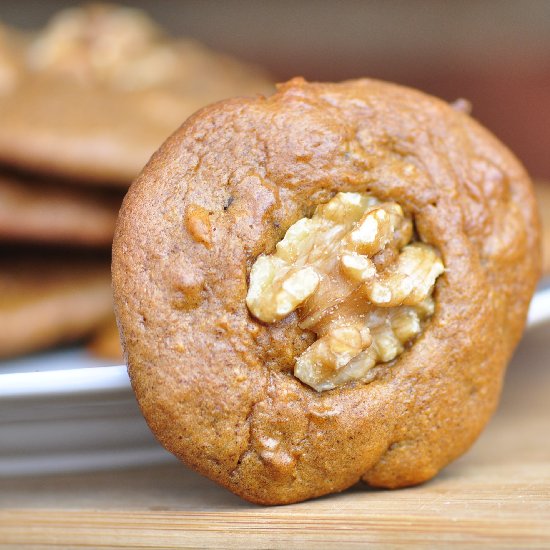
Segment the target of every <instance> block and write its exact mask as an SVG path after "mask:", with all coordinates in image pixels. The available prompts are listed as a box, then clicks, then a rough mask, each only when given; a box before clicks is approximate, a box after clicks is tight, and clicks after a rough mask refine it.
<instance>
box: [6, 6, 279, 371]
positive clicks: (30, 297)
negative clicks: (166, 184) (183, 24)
mask: <svg viewBox="0 0 550 550" xmlns="http://www.w3.org/2000/svg"><path fill="white" fill-rule="evenodd" d="M272 90H273V85H272V81H271V80H270V78H269V77H268V76H267V75H266V73H265V72H264V71H262V70H261V69H259V68H257V67H253V66H250V65H248V64H245V63H242V62H240V61H238V60H236V59H234V58H232V57H229V56H226V55H224V54H222V53H219V52H215V51H213V50H211V49H209V48H207V47H205V46H203V45H201V44H200V43H198V42H196V41H194V40H189V39H180V38H174V37H171V36H169V35H167V34H166V33H165V32H164V31H163V29H161V28H160V27H159V26H158V25H156V24H155V23H154V22H153V21H152V20H151V19H150V18H149V17H148V16H147V15H146V14H145V13H144V12H143V11H141V10H138V9H134V8H129V7H122V6H116V5H109V4H90V5H85V6H81V7H71V8H68V9H65V10H63V11H61V12H59V13H58V14H57V15H55V16H54V17H53V18H52V19H51V20H50V21H49V23H48V24H47V25H46V26H45V28H43V29H41V30H39V31H37V32H23V31H20V30H17V29H12V28H8V27H6V26H4V25H2V24H1V23H0V120H1V121H2V124H1V125H0V243H2V245H1V246H3V247H4V248H5V249H4V248H3V249H1V250H0V255H1V256H0V326H2V327H7V328H6V329H5V330H4V331H3V334H1V335H0V357H7V356H13V355H17V354H24V353H29V352H33V351H37V350H41V349H46V348H49V347H51V346H54V345H56V344H60V343H63V342H69V341H75V340H81V339H83V338H90V337H91V338H92V339H93V342H92V343H91V344H90V349H91V350H92V353H96V354H98V355H100V356H103V357H108V358H112V359H113V360H115V358H116V362H120V360H121V353H120V343H119V341H118V332H117V330H116V325H115V321H114V315H113V311H112V298H111V287H110V271H109V254H110V248H111V241H112V237H113V231H114V225H115V221H116V216H117V212H118V208H119V206H120V204H121V202H122V197H123V194H124V192H125V190H126V188H127V187H128V186H129V185H130V183H131V182H132V180H133V179H134V178H135V176H136V175H137V174H138V173H139V172H140V170H141V168H142V167H143V166H144V164H145V163H146V162H147V161H148V159H149V156H150V155H151V154H152V153H153V152H154V151H155V150H156V149H157V148H158V147H159V146H160V144H161V143H162V142H163V141H164V140H165V139H166V138H167V137H168V136H169V135H170V134H171V133H172V132H173V131H174V130H176V129H177V128H178V126H179V125H180V124H181V123H182V122H183V121H184V120H185V119H186V118H187V117H188V116H189V115H191V114H192V113H193V112H195V111H196V110H198V109H199V108H201V107H203V106H204V105H207V104H209V103H212V102H214V101H217V100H221V99H224V98H227V97H232V96H238V95H241V96H242V95H247V96H254V95H257V94H258V93H271V91H272ZM29 243H33V246H35V248H34V249H33V251H32V253H29V251H28V250H27V247H28V245H29ZM38 245H39V246H38ZM67 247H70V251H69V250H67ZM92 248H96V249H103V250H104V251H105V252H104V258H102V259H101V260H99V259H97V258H96V257H95V256H94V253H93V251H91V249H92Z"/></svg>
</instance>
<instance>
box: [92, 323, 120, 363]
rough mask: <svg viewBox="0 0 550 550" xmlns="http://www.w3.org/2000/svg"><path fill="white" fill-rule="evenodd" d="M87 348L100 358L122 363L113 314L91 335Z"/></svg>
mask: <svg viewBox="0 0 550 550" xmlns="http://www.w3.org/2000/svg"><path fill="white" fill-rule="evenodd" d="M88 350H89V351H90V352H91V353H92V354H93V355H95V356H97V357H101V358H102V359H109V360H111V361H113V362H116V363H122V361H123V360H124V359H123V357H122V349H121V347H120V336H119V334H118V327H117V325H116V320H115V317H114V315H111V316H110V317H109V319H108V320H107V321H106V322H104V323H103V324H102V325H101V326H100V327H99V329H98V330H97V331H96V332H95V333H94V334H93V335H92V337H91V339H90V341H89V342H88Z"/></svg>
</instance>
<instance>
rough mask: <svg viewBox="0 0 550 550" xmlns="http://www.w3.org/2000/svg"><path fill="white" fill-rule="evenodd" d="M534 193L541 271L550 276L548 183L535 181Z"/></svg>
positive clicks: (549, 203)
mask: <svg viewBox="0 0 550 550" xmlns="http://www.w3.org/2000/svg"><path fill="white" fill-rule="evenodd" d="M535 191H536V194H537V202H538V206H539V213H540V219H541V222H542V271H543V273H544V275H550V182H547V181H537V182H536V185H535Z"/></svg>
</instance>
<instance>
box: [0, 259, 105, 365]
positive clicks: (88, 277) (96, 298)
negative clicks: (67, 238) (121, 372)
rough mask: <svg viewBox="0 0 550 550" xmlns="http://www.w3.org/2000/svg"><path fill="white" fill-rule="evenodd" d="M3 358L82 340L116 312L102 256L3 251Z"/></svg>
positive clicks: (0, 294) (0, 336)
mask: <svg viewBox="0 0 550 550" xmlns="http://www.w3.org/2000/svg"><path fill="white" fill-rule="evenodd" d="M0 254H1V260H0V326H1V327H2V330H1V331H0V357H9V356H14V355H18V354H22V353H30V352H33V351H38V350H41V349H45V348H48V347H51V346H53V345H56V344H59V343H62V342H69V341H72V340H77V339H79V338H82V337H84V336H87V335H88V334H90V333H92V331H93V330H94V329H95V328H96V327H97V326H98V325H100V324H101V323H102V322H103V321H104V320H105V319H107V318H108V316H109V315H110V313H111V311H112V295H111V284H110V276H109V264H108V261H105V259H103V258H97V259H95V258H86V257H83V256H82V255H76V254H73V255H71V256H67V255H58V254H54V253H53V252H50V253H48V255H45V254H40V253H38V252H33V253H31V252H29V251H27V253H20V252H15V251H13V250H2V251H1V252H0Z"/></svg>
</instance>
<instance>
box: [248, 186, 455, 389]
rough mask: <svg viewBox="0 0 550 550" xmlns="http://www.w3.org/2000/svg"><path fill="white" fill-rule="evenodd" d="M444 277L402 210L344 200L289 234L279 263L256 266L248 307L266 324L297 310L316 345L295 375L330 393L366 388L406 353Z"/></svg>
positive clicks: (269, 260) (354, 196)
mask: <svg viewBox="0 0 550 550" xmlns="http://www.w3.org/2000/svg"><path fill="white" fill-rule="evenodd" d="M443 271H444V267H443V262H442V261H441V258H440V256H439V254H438V253H437V251H436V250H435V249H434V247H432V246H430V245H428V244H425V243H422V242H420V241H418V240H416V239H415V237H414V230H413V222H412V218H411V217H410V216H408V215H405V214H404V212H403V209H402V208H401V206H399V205H398V204H397V203H395V202H381V201H379V200H378V199H376V198H374V197H372V196H369V195H367V194H361V193H338V194H337V195H336V196H335V197H334V198H333V199H332V200H330V201H329V202H328V203H326V204H324V205H321V206H318V207H317V209H316V210H315V213H314V215H313V217H312V218H302V219H300V220H298V221H297V222H296V223H295V224H294V225H292V226H291V227H290V228H289V229H288V231H287V232H286V234H285V237H284V238H283V240H281V241H280V242H279V243H278V244H277V246H276V250H275V252H274V253H273V254H271V255H261V256H260V257H258V259H257V260H256V262H255V263H254V265H253V267H252V270H251V273H250V285H249V289H248V294H247V297H246V303H247V306H248V308H249V310H250V312H251V313H252V314H253V315H254V316H255V317H256V318H258V319H260V320H261V321H263V322H265V323H275V322H277V321H280V320H281V319H283V318H284V317H286V316H287V315H288V314H290V313H291V312H292V311H295V310H297V313H298V315H299V320H300V327H301V328H304V329H308V330H311V331H313V332H315V334H316V335H317V340H316V341H315V342H314V343H313V344H312V345H311V346H310V347H309V348H308V349H306V350H305V351H304V352H303V353H302V355H300V357H298V358H297V360H296V366H295V369H294V374H295V376H296V377H297V378H299V379H300V380H301V381H302V382H304V383H305V384H308V385H309V386H311V387H312V388H314V389H315V390H317V391H324V390H329V389H333V388H335V387H338V386H341V385H343V384H345V383H347V382H349V381H351V380H366V379H367V377H368V371H369V370H370V369H371V368H372V367H374V366H375V365H376V364H378V363H386V362H388V361H391V360H393V359H395V358H396V357H397V356H398V355H399V354H401V353H402V352H403V351H404V349H405V345H406V344H408V343H409V342H411V341H412V340H413V339H414V338H415V337H416V336H418V334H420V332H421V331H422V328H423V324H424V322H425V321H426V320H427V319H428V317H430V316H431V315H432V313H433V311H434V302H433V298H432V294H433V289H434V285H435V281H436V279H437V277H439V275H441V273H443Z"/></svg>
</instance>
